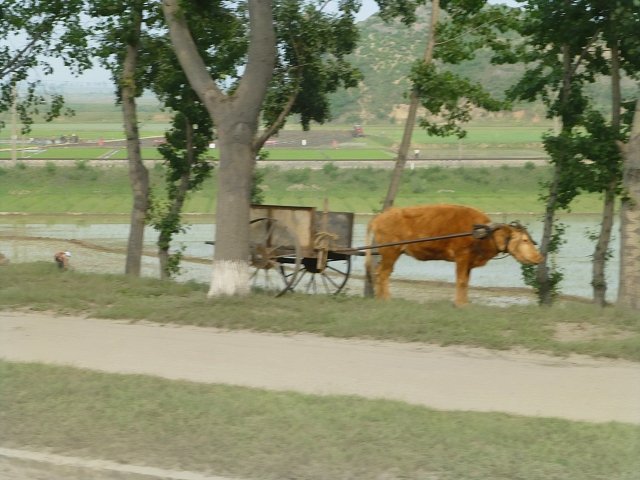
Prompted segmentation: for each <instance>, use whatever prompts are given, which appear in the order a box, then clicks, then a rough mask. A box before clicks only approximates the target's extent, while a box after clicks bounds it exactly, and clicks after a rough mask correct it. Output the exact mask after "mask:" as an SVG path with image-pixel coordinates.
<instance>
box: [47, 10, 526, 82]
mask: <svg viewBox="0 0 640 480" xmlns="http://www.w3.org/2000/svg"><path fill="white" fill-rule="evenodd" d="M489 3H493V4H506V5H510V6H514V7H515V6H517V5H518V4H517V3H516V0H489ZM377 11H378V5H377V4H376V2H375V0H363V1H362V8H361V9H360V12H359V13H358V15H357V17H356V18H357V20H358V21H360V20H364V19H366V18H368V17H369V16H371V15H373V14H374V13H376V12H377ZM53 66H54V70H55V73H54V74H53V75H48V76H40V79H41V80H43V81H44V82H45V83H62V82H90V83H97V82H108V83H110V82H111V78H110V75H109V73H108V72H107V71H106V70H104V69H102V68H101V67H95V68H93V69H91V70H88V71H86V72H85V73H84V74H83V75H81V76H80V77H75V76H73V75H72V74H71V73H70V72H69V71H68V69H67V68H66V67H64V65H63V64H62V62H60V61H55V62H53Z"/></svg>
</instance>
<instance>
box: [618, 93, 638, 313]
mask: <svg viewBox="0 0 640 480" xmlns="http://www.w3.org/2000/svg"><path fill="white" fill-rule="evenodd" d="M621 147H622V151H623V159H624V160H623V165H624V169H623V171H624V176H623V187H624V191H625V193H626V195H625V197H624V198H623V200H622V207H621V210H620V288H619V290H618V300H617V304H618V305H619V306H622V307H626V308H631V309H634V310H640V98H639V99H638V100H636V111H635V114H634V117H633V129H632V131H631V135H630V137H629V143H628V144H627V145H626V146H623V145H621Z"/></svg>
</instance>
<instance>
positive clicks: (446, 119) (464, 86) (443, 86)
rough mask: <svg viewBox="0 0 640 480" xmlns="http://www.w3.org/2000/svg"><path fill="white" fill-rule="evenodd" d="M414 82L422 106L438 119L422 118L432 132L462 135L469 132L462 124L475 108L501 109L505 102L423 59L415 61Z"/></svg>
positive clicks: (468, 118)
mask: <svg viewBox="0 0 640 480" xmlns="http://www.w3.org/2000/svg"><path fill="white" fill-rule="evenodd" d="M410 79H411V82H412V83H413V85H414V88H415V89H416V92H417V93H418V96H419V97H420V101H421V103H422V106H423V107H425V108H426V109H427V110H428V111H429V112H430V113H431V114H432V115H434V116H437V117H439V119H438V120H431V119H430V118H422V119H421V120H420V126H421V127H422V128H425V129H426V130H427V132H428V133H429V135H435V136H446V135H456V136H457V137H458V138H462V137H464V136H465V135H466V132H465V131H464V130H463V129H462V127H461V124H462V123H466V122H468V121H469V120H470V119H471V112H472V110H473V108H474V107H476V106H477V107H482V108H484V109H486V110H489V111H498V110H500V109H501V108H503V107H504V104H503V103H502V102H499V101H497V100H495V99H493V98H492V97H491V96H490V95H489V94H488V93H487V92H486V91H485V90H484V89H483V88H482V87H481V86H480V85H478V84H474V83H472V82H470V81H469V80H466V79H464V78H461V77H460V76H458V75H455V74H454V73H451V72H447V71H444V72H439V71H438V69H437V67H436V66H435V65H433V64H430V65H427V64H425V63H424V62H422V61H420V62H417V63H415V64H414V67H413V69H412V71H411V75H410Z"/></svg>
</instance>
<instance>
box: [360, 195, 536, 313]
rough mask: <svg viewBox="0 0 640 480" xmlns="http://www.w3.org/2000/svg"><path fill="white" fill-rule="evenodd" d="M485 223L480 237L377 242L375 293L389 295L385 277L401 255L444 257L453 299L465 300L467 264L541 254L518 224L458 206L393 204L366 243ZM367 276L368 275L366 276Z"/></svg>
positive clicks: (530, 261) (531, 261) (462, 302)
mask: <svg viewBox="0 0 640 480" xmlns="http://www.w3.org/2000/svg"><path fill="white" fill-rule="evenodd" d="M477 225H487V226H489V228H488V230H487V234H486V235H485V236H484V238H476V236H471V235H469V236H464V237H458V238H448V239H444V240H435V241H428V242H420V243H410V244H409V243H405V244H400V245H393V246H385V247H379V248H378V251H379V253H380V263H379V265H378V268H377V269H376V275H375V290H376V297H378V298H383V299H387V298H389V276H390V275H391V272H392V271H393V266H394V264H395V263H396V260H397V259H398V257H399V256H400V255H401V254H403V253H404V254H407V255H410V256H412V257H413V258H416V259H417V260H446V261H449V262H455V263H456V298H455V304H456V305H458V306H460V305H465V304H466V303H467V302H468V297H467V289H468V286H469V276H470V274H471V269H472V268H475V267H481V266H483V265H485V264H486V263H487V262H488V261H489V260H491V259H492V258H493V257H495V256H496V255H497V254H499V253H508V254H510V255H512V256H513V257H515V259H516V260H518V261H519V262H521V263H524V264H536V263H540V262H541V261H542V259H543V257H542V255H541V254H540V252H538V250H537V249H536V247H535V242H534V241H533V240H532V239H531V237H530V236H529V233H528V232H527V230H526V229H525V228H524V227H523V226H521V225H519V224H515V223H514V224H492V223H491V220H490V219H489V217H488V216H487V215H485V214H484V213H482V212H480V211H479V210H476V209H475V208H470V207H464V206H461V205H419V206H415V207H406V208H391V209H389V210H386V211H385V212H383V213H381V214H380V215H378V216H376V217H375V218H374V219H373V220H372V221H371V223H370V224H369V229H368V240H369V241H368V242H367V243H368V244H372V243H373V244H374V245H380V244H388V243H396V242H407V241H410V240H417V239H421V238H427V237H439V236H444V235H450V234H458V233H471V232H472V231H473V230H474V226H477ZM367 272H368V274H369V275H371V254H370V250H367ZM370 278H371V277H370Z"/></svg>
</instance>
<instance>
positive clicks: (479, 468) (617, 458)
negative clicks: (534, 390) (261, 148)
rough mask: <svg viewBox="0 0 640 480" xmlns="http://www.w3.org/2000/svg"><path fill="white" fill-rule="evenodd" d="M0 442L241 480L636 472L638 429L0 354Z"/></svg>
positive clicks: (504, 478) (532, 479) (561, 478)
mask: <svg viewBox="0 0 640 480" xmlns="http://www.w3.org/2000/svg"><path fill="white" fill-rule="evenodd" d="M0 379H1V380H0V382H1V384H0V407H1V408H0V420H1V423H2V429H1V430H0V444H2V446H5V447H11V448H25V447H27V448H29V449H32V450H45V451H48V452H53V453H62V454H67V455H74V456H81V457H89V458H100V459H107V460H114V461H118V462H122V463H133V464H139V465H140V464H143V465H144V464H146V465H152V466H156V467H164V468H168V469H174V470H191V471H200V472H207V473H211V474H216V475H228V476H233V477H240V478H265V479H283V478H296V479H300V480H303V479H307V480H315V479H317V480H320V479H338V480H339V479H344V480H347V479H353V478H359V479H373V478H387V479H400V478H403V479H415V480H419V479H427V478H438V479H442V480H485V479H492V480H513V479H517V478H521V479H527V480H550V479H552V480H575V479H581V480H596V479H604V478H606V479H607V480H631V479H633V478H637V472H638V471H639V469H640V459H639V457H638V455H637V451H638V447H639V446H640V427H637V426H630V425H622V424H615V423H610V424H601V425H592V424H587V423H580V422H569V421H563V420H552V419H532V418H523V417H516V416H509V415H504V414H488V413H462V412H460V413H458V412H454V413H452V412H438V411H434V410H430V409H427V408H422V407H416V406H410V405H406V404H403V403H400V402H393V401H383V400H363V399H359V398H356V397H345V396H329V397H314V396H310V395H302V394H295V393H276V392H266V391H261V390H254V389H248V388H239V387H230V386H224V385H200V384H194V383H189V382H178V381H168V380H162V379H158V378H153V377H146V376H141V375H135V376H134V375H126V376H125V375H109V374H101V373H95V372H89V371H82V370H76V369H72V368H63V367H53V366H44V365H34V364H11V363H6V362H0Z"/></svg>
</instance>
